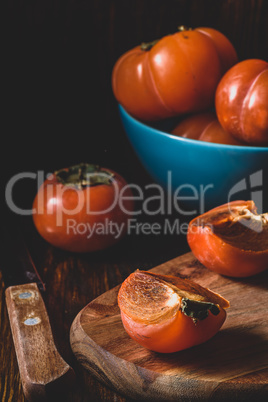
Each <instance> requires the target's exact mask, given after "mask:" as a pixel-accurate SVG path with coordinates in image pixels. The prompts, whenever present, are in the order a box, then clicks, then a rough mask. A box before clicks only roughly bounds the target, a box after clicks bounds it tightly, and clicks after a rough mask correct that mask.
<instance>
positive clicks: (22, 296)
mask: <svg viewBox="0 0 268 402" xmlns="http://www.w3.org/2000/svg"><path fill="white" fill-rule="evenodd" d="M30 297H32V293H30V292H23V293H20V294H19V298H20V299H29V298H30Z"/></svg>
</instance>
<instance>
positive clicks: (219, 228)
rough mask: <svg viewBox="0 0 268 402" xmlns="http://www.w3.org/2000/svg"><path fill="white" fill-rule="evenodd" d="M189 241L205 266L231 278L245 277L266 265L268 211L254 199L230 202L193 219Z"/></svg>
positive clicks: (189, 231)
mask: <svg viewBox="0 0 268 402" xmlns="http://www.w3.org/2000/svg"><path fill="white" fill-rule="evenodd" d="M187 241H188V244H189V246H190V248H191V250H192V252H193V254H194V255H195V257H196V258H197V259H198V260H199V261H200V262H201V263H202V264H203V265H204V266H205V267H206V268H208V269H210V270H211V271H214V272H217V273H218V274H222V275H226V276H230V277H248V276H252V275H255V274H258V273H260V272H262V271H264V270H266V269H267V268H268V214H267V213H266V214H258V213H257V208H256V205H255V203H254V201H252V200H250V201H239V200H238V201H232V202H229V203H227V204H223V205H220V206H218V207H216V208H213V209H212V210H210V211H208V212H205V213H204V214H202V215H200V216H197V217H196V218H194V219H193V220H192V221H191V222H190V223H189V227H188V233H187Z"/></svg>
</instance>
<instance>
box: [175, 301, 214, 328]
mask: <svg viewBox="0 0 268 402" xmlns="http://www.w3.org/2000/svg"><path fill="white" fill-rule="evenodd" d="M181 311H182V312H183V314H185V315H186V316H187V317H190V318H192V320H193V321H194V323H196V322H197V321H201V320H204V319H205V318H207V317H208V314H209V311H211V313H212V314H213V315H218V314H219V312H220V309H219V307H218V306H217V305H216V304H214V303H209V302H201V301H196V300H191V299H188V298H186V297H183V298H182V300H181Z"/></svg>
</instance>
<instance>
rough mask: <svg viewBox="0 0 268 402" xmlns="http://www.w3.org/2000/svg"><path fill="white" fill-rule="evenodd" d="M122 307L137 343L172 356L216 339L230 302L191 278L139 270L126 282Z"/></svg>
mask: <svg viewBox="0 0 268 402" xmlns="http://www.w3.org/2000/svg"><path fill="white" fill-rule="evenodd" d="M118 305H119V308H120V311H121V318H122V322H123V325H124V328H125V330H126V332H127V333H128V334H129V336H130V337H131V338H132V339H133V340H134V341H136V342H137V343H139V344H140V345H142V346H144V347H145V348H147V349H150V350H153V351H156V352H161V353H172V352H177V351H180V350H183V349H187V348H190V347H192V346H195V345H198V344H201V343H203V342H206V341H207V340H208V339H210V338H211V337H213V336H214V335H215V334H216V333H217V332H218V331H219V329H220V328H221V326H222V324H223V323H224V321H225V319H226V311H225V308H227V307H229V302H228V301H227V300H226V299H224V298H223V297H221V296H220V295H218V294H217V293H214V292H212V291H211V290H209V289H207V288H204V287H202V286H201V285H198V284H197V283H195V282H193V281H191V280H189V279H182V278H179V277H175V276H168V275H158V274H154V273H151V272H147V271H139V270H137V271H135V272H134V273H132V274H131V275H129V276H128V278H126V280H125V281H124V282H123V283H122V285H121V287H120V290H119V293H118Z"/></svg>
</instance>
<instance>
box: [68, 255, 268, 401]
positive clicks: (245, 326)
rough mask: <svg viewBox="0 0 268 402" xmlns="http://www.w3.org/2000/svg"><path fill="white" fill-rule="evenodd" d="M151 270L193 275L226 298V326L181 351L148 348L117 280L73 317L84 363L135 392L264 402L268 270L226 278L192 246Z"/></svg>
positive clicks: (130, 394)
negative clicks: (128, 328) (127, 317)
mask: <svg viewBox="0 0 268 402" xmlns="http://www.w3.org/2000/svg"><path fill="white" fill-rule="evenodd" d="M140 269H142V267H141V268H140ZM151 271H152V272H157V273H161V274H166V275H177V276H180V277H183V278H189V279H191V280H194V281H195V282H197V283H199V284H200V285H202V286H204V287H208V288H209V289H211V290H212V291H215V292H217V293H219V294H221V296H223V297H225V298H226V299H227V300H229V302H230V307H229V308H228V310H227V319H226V321H225V323H224V325H223V326H222V328H221V330H220V331H219V332H218V333H217V334H216V335H215V336H214V337H213V338H212V339H210V340H209V341H207V342H205V343H203V344H201V345H198V346H195V347H192V348H190V349H187V350H183V351H181V352H177V353H171V354H161V353H156V352H152V351H149V350H147V349H145V348H143V347H142V346H140V345H138V344H137V343H136V342H134V341H133V340H132V339H131V338H130V337H129V336H128V334H127V333H126V332H125V330H124V328H123V326H122V322H121V318H120V311H119V308H118V305H117V294H118V290H119V287H120V286H117V287H116V288H114V289H111V290H110V291H108V292H106V293H104V294H103V295H101V296H99V297H98V298H97V299H95V300H93V301H92V302H91V303H89V304H88V305H87V306H86V307H85V308H84V309H83V310H82V311H81V312H80V313H79V314H78V315H77V316H76V318H75V320H74V322H73V324H72V327H71V331H70V342H71V347H72V350H73V353H74V355H75V356H76V358H77V360H78V361H79V362H80V363H81V365H82V366H83V367H84V368H85V369H86V370H87V371H88V372H89V373H90V374H92V375H94V376H95V377H96V378H97V379H98V380H99V381H101V382H102V383H103V384H105V385H106V386H108V387H110V388H112V389H114V390H115V391H116V392H118V393H120V394H122V395H124V396H125V397H127V398H131V399H137V400H151V401H172V400H174V401H191V402H192V401H199V400H202V401H208V400H211V401H223V400H229V401H234V400H237V401H239V402H240V401H253V400H255V401H258V402H259V401H262V400H263V401H264V400H265V401H267V400H268V314H267V307H268V271H266V272H264V273H262V274H259V275H256V276H254V277H251V278H245V279H234V278H227V277H224V276H221V275H218V274H216V273H213V272H211V271H209V270H207V269H206V268H204V267H203V266H202V265H201V264H200V263H199V262H198V261H197V260H196V259H195V258H194V256H193V255H192V253H187V254H185V255H183V256H180V257H177V258H175V259H173V260H171V261H168V262H166V263H164V264H162V265H159V266H158V267H156V268H154V269H152V270H151Z"/></svg>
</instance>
